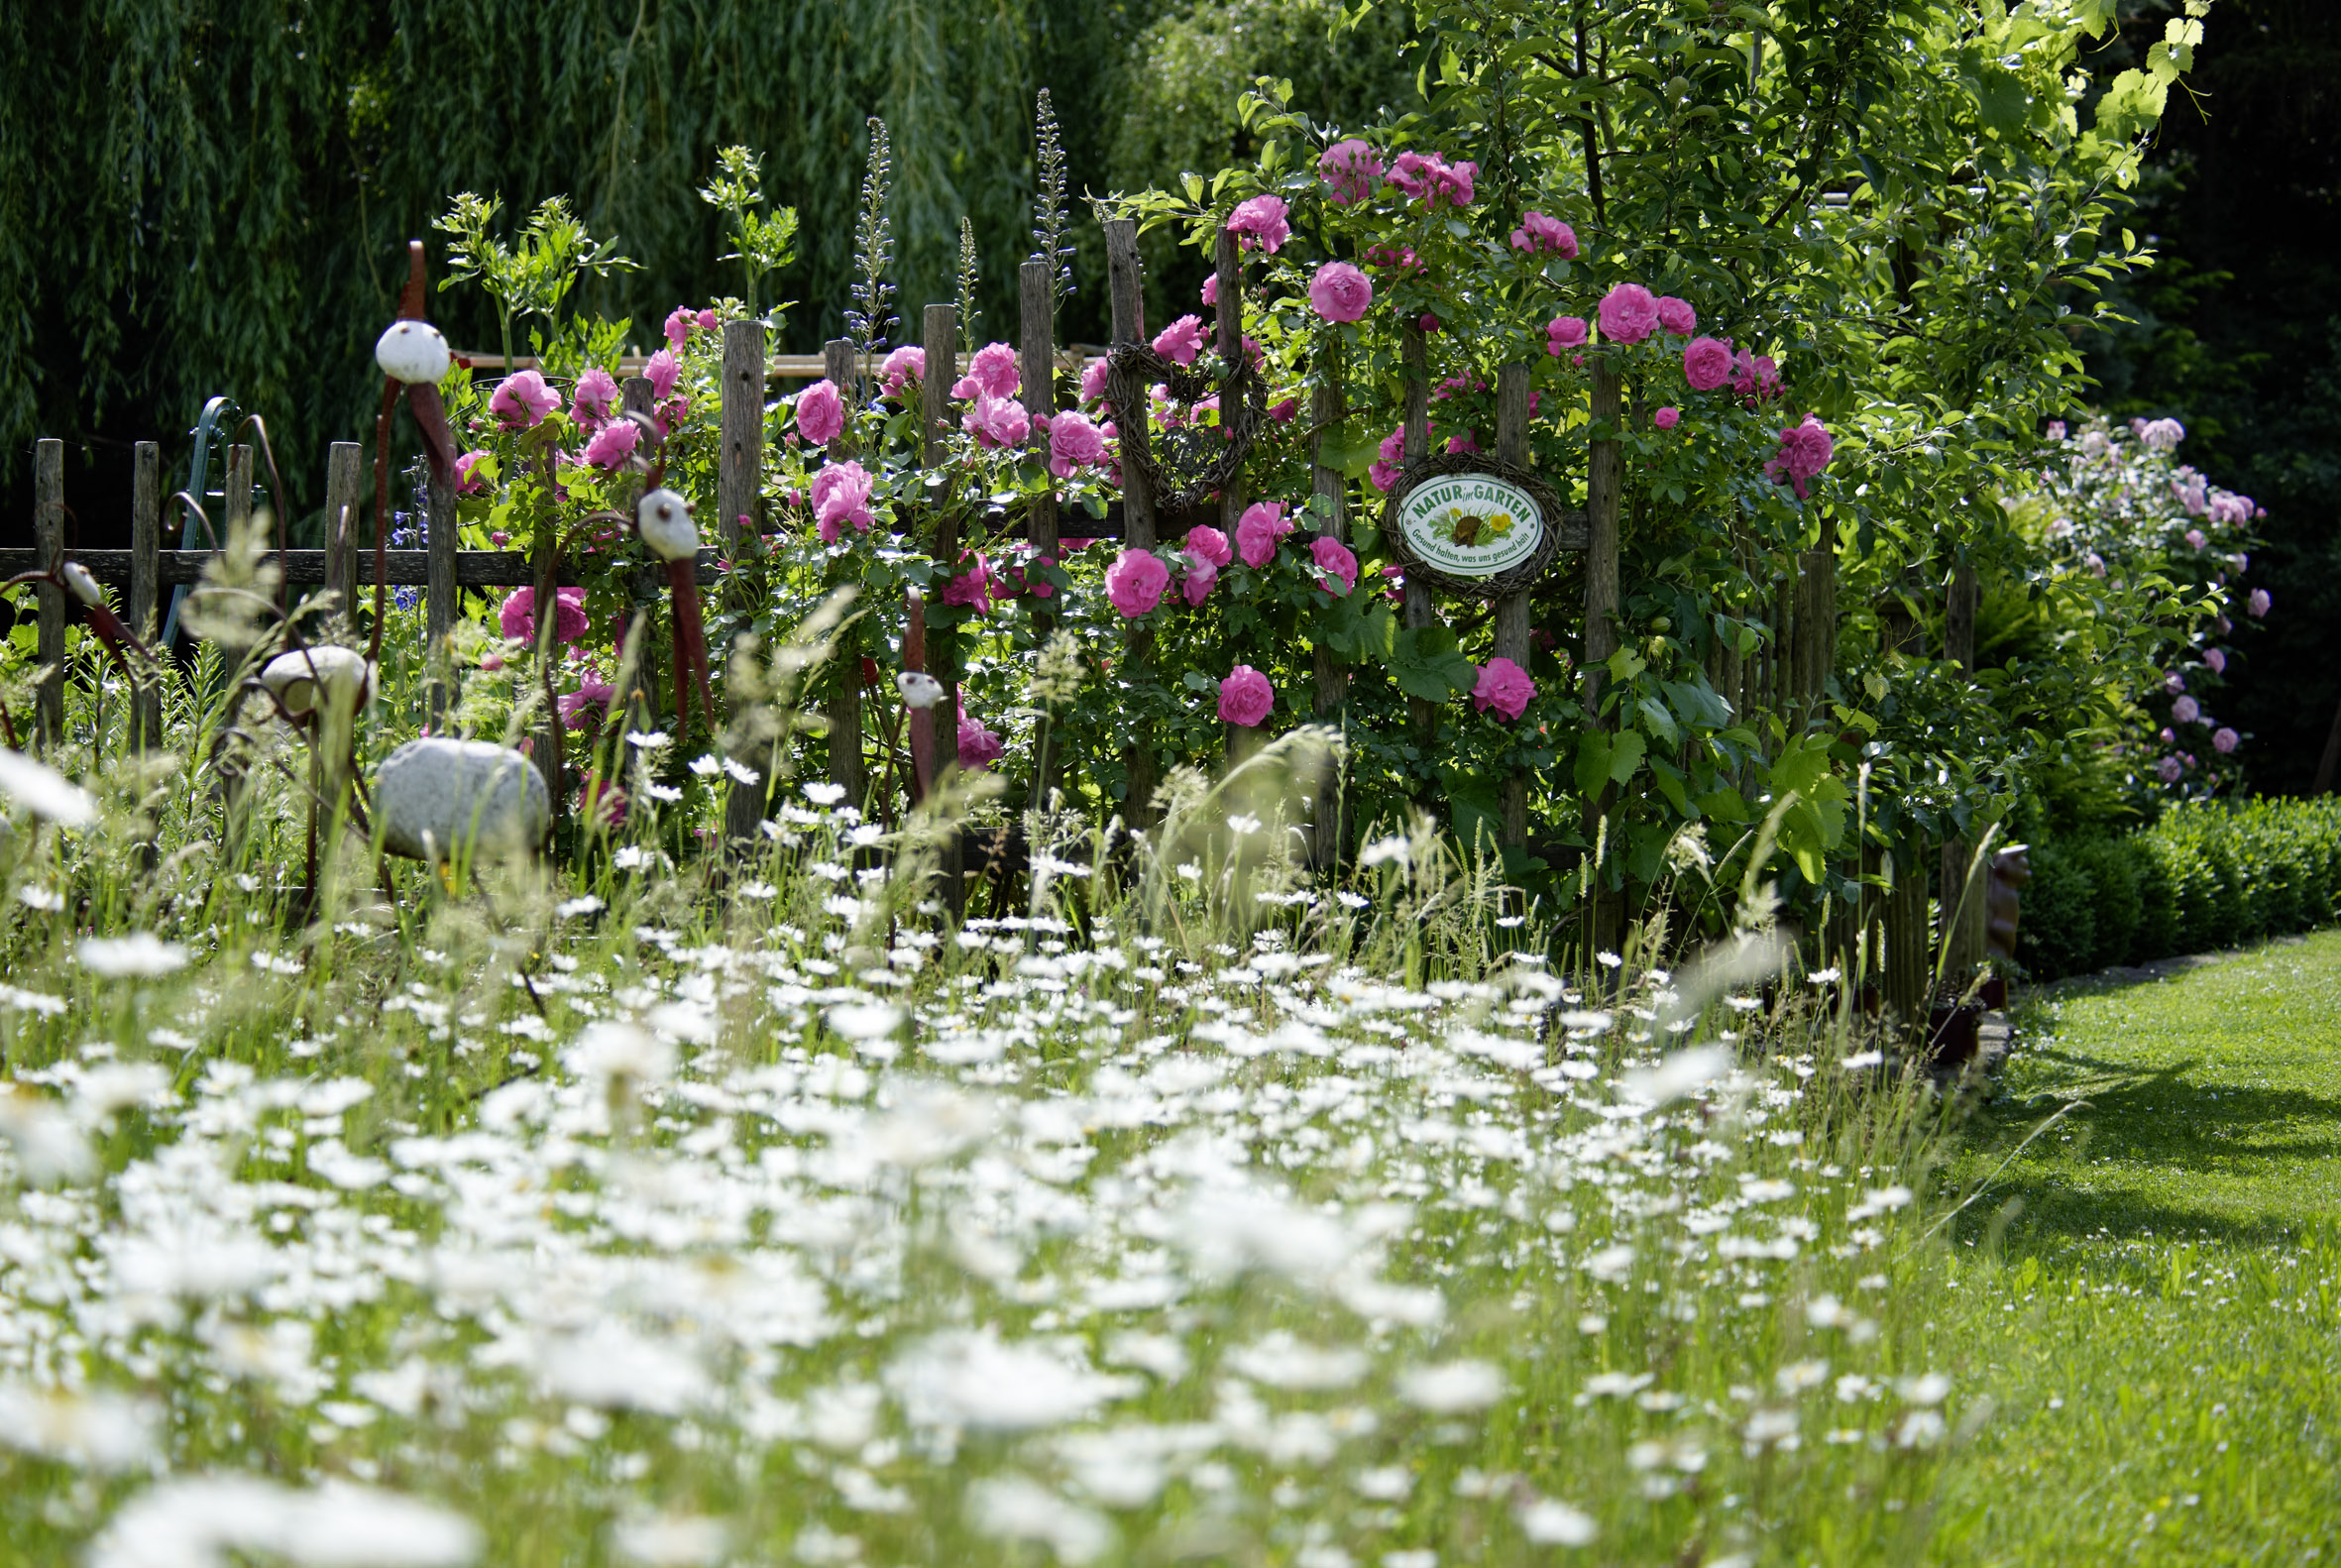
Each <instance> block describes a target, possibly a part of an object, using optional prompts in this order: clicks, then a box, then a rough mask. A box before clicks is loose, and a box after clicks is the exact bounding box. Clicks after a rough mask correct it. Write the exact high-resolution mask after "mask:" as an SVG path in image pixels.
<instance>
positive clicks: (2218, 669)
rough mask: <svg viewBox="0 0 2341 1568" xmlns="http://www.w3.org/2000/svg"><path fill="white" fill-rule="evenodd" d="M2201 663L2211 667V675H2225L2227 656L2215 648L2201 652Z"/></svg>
mask: <svg viewBox="0 0 2341 1568" xmlns="http://www.w3.org/2000/svg"><path fill="white" fill-rule="evenodd" d="M2203 662H2204V663H2205V664H2208V665H2209V666H2210V667H2211V673H2212V674H2213V675H2225V674H2226V673H2227V655H2226V654H2225V653H2223V652H2221V651H2220V650H2219V649H2217V648H2207V649H2205V650H2204V652H2203Z"/></svg>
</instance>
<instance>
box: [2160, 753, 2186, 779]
mask: <svg viewBox="0 0 2341 1568" xmlns="http://www.w3.org/2000/svg"><path fill="white" fill-rule="evenodd" d="M2154 771H2155V773H2156V775H2157V776H2158V777H2159V778H2161V779H2162V781H2163V782H2164V783H2165V784H2175V783H2177V782H2178V777H2179V775H2180V774H2181V773H2183V772H2185V771H2186V770H2185V769H2184V768H2182V767H2180V766H2179V765H2178V759H2177V758H2176V757H2165V758H2163V759H2162V760H2161V761H2160V762H2157V763H2156V764H2155V765H2154Z"/></svg>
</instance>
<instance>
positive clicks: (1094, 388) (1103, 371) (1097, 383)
mask: <svg viewBox="0 0 2341 1568" xmlns="http://www.w3.org/2000/svg"><path fill="white" fill-rule="evenodd" d="M1112 379H1113V367H1112V366H1111V365H1108V364H1107V363H1106V362H1105V361H1104V360H1102V359H1094V360H1091V361H1090V362H1089V363H1088V364H1086V365H1084V366H1082V367H1081V401H1083V402H1103V401H1104V400H1105V390H1106V384H1107V383H1108V382H1109V381H1111V380H1112Z"/></svg>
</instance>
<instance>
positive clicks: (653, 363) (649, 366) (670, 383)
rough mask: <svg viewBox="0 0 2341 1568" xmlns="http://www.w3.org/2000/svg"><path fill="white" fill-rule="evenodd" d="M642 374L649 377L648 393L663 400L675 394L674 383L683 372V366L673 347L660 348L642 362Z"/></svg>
mask: <svg viewBox="0 0 2341 1568" xmlns="http://www.w3.org/2000/svg"><path fill="white" fill-rule="evenodd" d="M642 374H643V376H645V377H646V378H648V379H649V382H650V395H651V396H652V397H654V398H657V399H658V400H660V401H662V402H663V401H665V400H666V399H667V398H669V397H672V396H673V395H674V394H675V383H676V381H677V380H678V379H679V378H680V377H681V376H682V374H683V366H682V364H681V362H680V361H678V360H677V359H676V358H675V351H674V350H673V349H660V350H659V351H658V352H657V353H656V354H653V355H651V356H650V358H649V360H648V361H647V362H645V363H644V364H643V366H642Z"/></svg>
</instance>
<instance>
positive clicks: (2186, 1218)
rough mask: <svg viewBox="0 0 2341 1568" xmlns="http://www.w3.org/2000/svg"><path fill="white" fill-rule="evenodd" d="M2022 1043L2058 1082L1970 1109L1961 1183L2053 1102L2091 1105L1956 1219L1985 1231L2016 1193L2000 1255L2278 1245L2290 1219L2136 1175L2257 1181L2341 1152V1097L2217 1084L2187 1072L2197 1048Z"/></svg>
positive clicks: (1999, 1157) (1974, 1232) (2195, 1064)
mask: <svg viewBox="0 0 2341 1568" xmlns="http://www.w3.org/2000/svg"><path fill="white" fill-rule="evenodd" d="M2028 1054H2029V1055H2030V1056H2031V1057H2032V1058H2033V1059H2034V1060H2035V1061H2036V1062H2041V1063H2049V1064H2056V1065H2057V1066H2058V1067H2059V1068H2061V1069H2062V1071H2061V1072H2060V1074H2059V1078H2060V1081H2059V1082H2058V1083H2057V1084H2056V1085H2055V1087H2054V1088H2051V1089H2047V1090H2045V1091H2043V1092H2041V1093H2038V1094H2035V1095H2033V1096H2031V1097H2030V1098H2028V1099H2025V1100H2022V1101H2006V1100H2003V1101H2001V1102H1999V1103H1997V1104H1994V1105H1989V1106H1986V1107H1983V1108H1981V1109H1980V1110H1979V1111H1978V1112H1977V1113H1976V1119H1975V1122H1974V1124H1973V1125H1972V1126H1971V1128H1970V1136H1971V1137H1973V1138H1974V1140H1975V1145H1976V1146H1975V1147H1974V1149H1973V1152H1972V1158H1971V1160H1970V1161H1968V1162H1964V1163H1962V1170H1961V1178H1962V1183H1961V1191H1962V1193H1963V1192H1964V1191H1965V1190H1966V1189H1967V1187H1966V1183H1969V1182H1973V1181H1975V1180H1979V1179H1982V1178H1983V1177H1984V1176H1987V1175H1989V1173H1991V1172H1992V1171H1994V1170H1997V1169H1998V1167H1999V1165H2000V1162H2001V1161H2003V1160H2006V1159H2007V1158H2008V1155H2009V1153H2010V1151H2012V1150H2014V1149H2015V1148H2016V1147H2017V1145H2018V1144H2020V1143H2021V1142H2022V1141H2023V1140H2024V1139H2025V1138H2026V1137H2027V1136H2028V1135H2030V1134H2031V1133H2032V1132H2033V1131H2034V1129H2036V1128H2038V1127H2039V1126H2040V1125H2041V1123H2042V1122H2044V1121H2045V1120H2047V1119H2048V1118H2049V1117H2050V1116H2051V1115H2053V1114H2054V1113H2055V1112H2056V1110H2057V1109H2058V1107H2059V1106H2060V1105H2061V1104H2062V1103H2064V1102H2066V1101H2068V1100H2074V1099H2078V1100H2084V1101H2086V1102H2087V1107H2086V1108H2085V1109H2082V1110H2078V1111H2075V1112H2073V1113H2072V1114H2071V1115H2069V1116H2067V1117H2066V1118H2065V1120H2064V1122H2063V1123H2062V1124H2060V1125H2059V1126H2058V1127H2057V1128H2055V1129H2052V1130H2050V1131H2048V1132H2047V1133H2045V1134H2043V1135H2042V1137H2041V1139H2040V1141H2038V1142H2036V1143H2034V1144H2033V1145H2032V1147H2031V1148H2029V1149H2027V1150H2025V1151H2024V1153H2023V1154H2022V1155H2020V1156H2018V1157H2017V1159H2016V1160H2015V1162H2014V1163H2013V1164H2011V1165H2010V1166H2009V1167H2008V1169H2007V1170H2006V1171H2004V1172H2001V1173H2000V1175H1999V1176H1997V1177H1995V1178H1993V1179H1992V1180H1991V1181H1990V1182H1989V1185H1988V1188H1987V1190H1986V1191H1985V1192H1984V1193H1983V1194H1982V1196H1980V1197H1979V1198H1977V1199H1976V1200H1975V1202H1974V1204H1973V1206H1971V1207H1970V1208H1968V1209H1967V1211H1966V1212H1965V1213H1964V1214H1962V1215H1961V1216H1960V1218H1959V1219H1958V1221H1957V1222H1956V1225H1955V1234H1956V1235H1957V1236H1959V1237H1961V1238H1976V1237H1980V1236H1982V1235H1983V1234H1985V1233H1986V1232H1987V1231H1988V1230H1989V1229H1991V1228H1992V1225H1993V1221H1994V1216H1995V1215H1997V1214H1999V1213H2000V1211H2001V1210H2002V1209H2003V1208H2004V1207H2005V1205H2006V1204H2007V1203H2008V1202H2009V1201H2010V1200H2011V1199H2020V1200H2021V1202H2022V1208H2021V1210H2020V1211H2019V1212H2018V1213H2017V1214H2016V1215H2015V1216H2014V1217H2013V1218H2012V1219H2009V1220H2007V1221H2005V1222H2004V1225H2005V1231H2004V1235H2003V1237H2002V1240H2001V1246H2002V1247H2003V1249H2004V1250H2005V1252H2006V1254H2007V1255H2008V1256H2009V1257H2012V1258H2015V1257H2022V1256H2025V1255H2027V1254H2038V1255H2040V1256H2041V1257H2042V1261H2043V1262H2051V1261H2054V1259H2055V1258H2056V1256H2057V1255H2058V1254H2061V1253H2064V1252H2066V1251H2067V1250H2068V1249H2069V1248H2070V1247H2071V1246H2072V1244H2073V1243H2075V1242H2094V1243H2096V1244H2098V1245H2101V1246H2103V1245H2107V1244H2109V1243H2118V1242H2122V1241H2127V1240H2133V1239H2138V1238H2141V1237H2143V1236H2151V1237H2152V1238H2154V1239H2155V1240H2157V1241H2192V1242H2207V1243H2210V1244H2213V1245H2219V1246H2230V1247H2239V1248H2247V1247H2268V1246H2273V1245H2281V1244H2283V1243H2285V1241H2286V1240H2287V1239H2290V1238H2293V1237H2295V1236H2297V1234H2298V1232H2299V1228H2300V1223H2301V1222H2300V1220H2299V1219H2298V1218H2296V1217H2281V1216H2279V1215H2277V1214H2271V1213H2263V1214H2258V1215H2254V1214H2251V1213H2249V1212H2247V1211H2242V1209H2243V1205H2242V1204H2240V1203H2239V1204H2232V1205H2223V1206H2211V1205H2203V1204H2194V1203H2186V1202H2173V1201H2169V1200H2167V1199H2165V1198H2162V1197H2160V1196H2157V1195H2153V1194H2151V1193H2149V1192H2144V1191H2140V1190H2139V1183H2138V1179H2137V1178H2138V1176H2139V1174H2140V1173H2141V1171H2151V1172H2153V1173H2155V1174H2156V1184H2161V1183H2164V1182H2174V1183H2176V1184H2177V1185H2178V1186H2180V1187H2183V1185H2184V1184H2185V1182H2186V1179H2187V1178H2188V1177H2190V1176H2195V1177H2228V1178H2234V1179H2236V1180H2239V1181H2248V1180H2252V1179H2258V1180H2262V1181H2266V1180H2270V1179H2272V1178H2279V1177H2281V1176H2282V1172H2281V1171H2278V1172H2272V1171H2271V1170H2270V1169H2269V1167H2270V1166H2272V1165H2277V1166H2287V1167H2288V1166H2298V1165H2307V1164H2313V1163H2316V1162H2323V1161H2332V1162H2336V1163H2341V1098H2335V1097H2332V1096H2328V1095H2320V1094H2314V1093H2310V1092H2308V1091H2306V1090H2302V1089H2297V1088H2284V1087H2261V1086H2253V1085H2246V1084H2235V1083H2222V1084H2220V1085H2218V1086H2217V1087H2215V1088H2214V1087H2211V1086H2209V1085H2206V1084H2204V1083H2203V1082H2202V1081H2200V1079H2199V1078H2194V1077H2192V1074H2194V1073H2196V1072H2197V1071H2198V1069H2199V1068H2200V1067H2201V1065H2202V1059H2201V1058H2199V1057H2187V1058H2181V1059H2179V1060H2177V1061H2174V1062H2168V1063H2162V1064H2154V1065H2141V1064H2138V1063H2136V1062H2115V1061H2109V1060H2107V1059H2105V1058H2101V1057H2095V1056H2091V1055H2088V1054H2086V1053H2084V1052H2079V1051H2073V1050H2067V1049H2062V1048H2060V1047H2057V1046H2047V1047H2035V1048H2032V1049H2031V1050H2030V1051H2029V1053H2028ZM2068 1134H2069V1136H2067V1135H2068ZM2099 1162H2110V1164H2101V1163H2099ZM2237 1196H2238V1197H2242V1194H2241V1193H2238V1194H2237ZM2271 1197H2272V1198H2273V1199H2275V1200H2276V1201H2274V1202H2272V1203H2271V1205H2270V1206H2271V1207H2275V1206H2276V1204H2277V1202H2281V1195H2279V1194H2273V1193H2272V1194H2271ZM2247 1201H2248V1200H2247ZM2100 1261H2101V1262H2111V1261H2113V1260H2111V1259H2109V1258H2107V1259H2101V1260H2100ZM2124 1272H2127V1271H2124Z"/></svg>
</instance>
